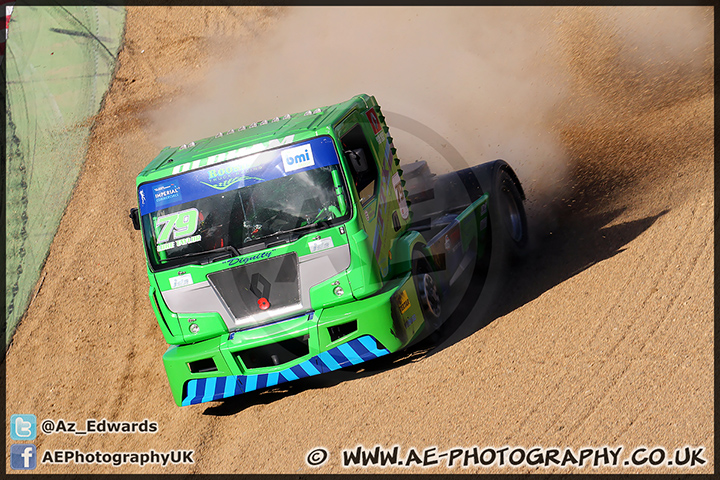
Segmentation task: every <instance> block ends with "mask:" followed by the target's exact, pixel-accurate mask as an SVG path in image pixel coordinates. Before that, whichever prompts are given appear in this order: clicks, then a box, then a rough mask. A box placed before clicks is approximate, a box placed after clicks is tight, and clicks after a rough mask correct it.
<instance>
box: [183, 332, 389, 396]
mask: <svg viewBox="0 0 720 480" xmlns="http://www.w3.org/2000/svg"><path fill="white" fill-rule="evenodd" d="M388 353H390V352H389V351H388V350H387V349H386V348H382V347H381V346H380V345H379V343H377V341H376V340H375V338H373V337H372V336H370V335H363V336H362V337H360V338H356V339H354V340H350V341H349V342H347V343H343V344H341V345H338V346H337V347H333V348H331V349H330V350H328V351H326V352H322V353H320V354H318V355H315V356H313V357H311V358H310V359H308V360H305V361H304V362H302V363H300V364H298V365H293V366H292V367H289V368H286V369H285V370H282V371H280V372H274V373H262V374H256V375H230V376H225V377H208V378H198V379H192V380H189V381H188V382H187V394H186V396H185V398H183V400H182V406H187V405H196V404H198V403H204V402H209V401H213V400H220V399H222V398H228V397H232V396H235V395H240V394H241V393H246V392H250V391H253V390H259V389H262V388H265V387H271V386H274V385H278V384H280V383H284V382H289V381H293V380H298V379H300V378H305V377H309V376H313V375H318V374H320V373H326V372H331V371H333V370H339V369H341V368H343V367H347V366H349V365H356V364H358V363H361V362H365V361H367V360H372V359H374V358H377V357H380V356H383V355H387V354H388Z"/></svg>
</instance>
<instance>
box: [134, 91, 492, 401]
mask: <svg viewBox="0 0 720 480" xmlns="http://www.w3.org/2000/svg"><path fill="white" fill-rule="evenodd" d="M405 185H406V182H405V180H404V179H403V171H402V169H401V168H400V167H399V160H398V158H397V156H396V150H395V148H394V146H393V143H392V138H391V136H390V134H389V129H388V126H387V125H386V123H385V118H384V116H383V115H382V113H381V110H380V107H379V106H378V104H377V102H376V100H375V98H374V97H372V96H368V95H358V96H355V97H353V98H352V99H350V100H348V101H346V102H343V103H339V104H336V105H331V106H327V107H321V108H316V109H314V110H308V111H306V112H300V113H296V114H292V115H290V114H288V115H285V116H283V117H275V118H273V119H268V120H263V121H260V122H257V123H253V124H250V125H245V126H241V127H239V128H237V129H233V130H230V131H228V132H226V133H221V134H218V135H216V136H214V137H209V138H205V139H202V140H198V141H194V142H190V143H188V144H184V145H182V146H179V147H176V148H165V149H163V150H162V151H161V152H160V154H159V155H158V156H157V157H156V158H155V159H154V160H153V161H152V162H150V164H149V165H148V166H147V167H146V168H145V169H144V170H143V171H142V172H141V173H140V174H139V175H138V177H137V185H136V186H137V194H138V207H137V209H133V210H132V211H131V217H132V218H133V221H134V223H135V225H136V228H138V229H139V230H140V232H141V234H142V240H143V246H144V250H145V256H146V260H147V273H148V279H149V283H150V289H149V298H150V303H151V305H152V308H153V310H154V312H155V315H156V317H157V320H158V324H159V326H160V329H161V331H162V333H163V335H164V337H165V340H166V341H167V343H168V344H169V345H170V346H169V348H168V350H167V352H166V353H165V354H164V356H163V362H164V365H165V369H166V372H167V376H168V380H169V383H170V388H171V391H172V394H173V398H174V400H175V402H176V403H177V404H178V405H191V404H197V403H202V402H207V401H211V400H219V399H222V398H226V397H230V396H233V395H238V394H241V393H244V392H248V391H252V390H256V389H260V388H265V387H270V386H273V385H276V384H279V383H282V382H287V381H292V380H295V379H298V378H302V377H306V376H310V375H316V374H319V373H324V372H328V371H332V370H336V369H339V368H343V367H345V366H349V365H354V364H357V363H360V362H363V361H367V360H371V359H374V358H377V357H379V356H382V355H386V354H388V353H390V352H395V351H397V350H400V349H402V348H405V347H406V346H408V345H409V344H411V343H412V342H413V341H415V340H417V339H418V338H419V337H420V336H421V335H422V334H423V333H427V328H428V326H430V325H433V324H434V323H436V321H437V319H438V318H439V316H440V296H441V291H442V285H445V284H446V283H447V282H446V279H445V280H442V279H438V275H437V271H438V270H447V269H449V268H454V267H453V265H452V262H456V263H457V262H460V261H461V260H459V259H460V258H461V257H462V256H463V255H464V253H465V252H467V251H468V250H469V249H471V250H472V253H473V254H474V255H475V254H477V253H478V251H481V250H482V248H483V245H484V235H485V233H484V230H483V228H485V227H483V228H480V225H481V224H483V223H484V224H485V225H487V217H488V213H487V200H488V195H487V194H482V192H480V191H479V192H478V194H477V195H475V196H474V197H475V198H472V199H470V202H469V203H468V205H466V206H465V207H464V208H463V209H462V210H463V212H462V213H460V215H456V216H454V217H453V218H452V219H450V220H448V221H447V222H445V223H444V224H443V225H440V226H437V225H436V226H435V227H434V230H433V225H431V224H432V221H430V222H426V223H429V224H430V226H429V227H428V228H429V230H428V231H432V238H429V237H428V235H427V233H426V234H425V235H424V234H423V233H422V231H421V230H422V229H417V228H414V227H413V223H412V222H413V213H412V211H411V204H410V202H409V201H408V199H407V196H408V192H407V190H406V189H405ZM463 215H464V217H463ZM463 218H467V219H469V220H465V221H463ZM453 222H454V223H453ZM463 225H464V226H463ZM468 225H470V226H468ZM426 230H427V228H426ZM468 232H470V233H468ZM469 236H471V237H472V238H473V242H474V243H473V245H469V240H468V238H469ZM428 239H429V240H428ZM458 248H459V251H460V253H459V254H458V255H454V254H453V253H452V252H454V251H456V250H458ZM453 249H454V250H453ZM455 257H457V258H455ZM438 285H440V286H438Z"/></svg>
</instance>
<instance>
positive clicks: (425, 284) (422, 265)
mask: <svg viewBox="0 0 720 480" xmlns="http://www.w3.org/2000/svg"><path fill="white" fill-rule="evenodd" d="M431 272H432V269H431V267H430V262H429V261H428V260H427V258H425V255H423V253H422V252H421V251H420V250H419V249H415V250H413V254H412V276H413V281H414V282H415V290H416V291H417V296H418V301H419V302H420V308H421V309H422V312H423V317H424V318H425V325H426V328H427V329H428V333H432V332H435V331H438V330H439V329H440V327H441V326H442V319H441V315H442V300H441V298H440V292H439V290H438V288H437V285H436V284H435V280H434V279H433V277H432V274H431Z"/></svg>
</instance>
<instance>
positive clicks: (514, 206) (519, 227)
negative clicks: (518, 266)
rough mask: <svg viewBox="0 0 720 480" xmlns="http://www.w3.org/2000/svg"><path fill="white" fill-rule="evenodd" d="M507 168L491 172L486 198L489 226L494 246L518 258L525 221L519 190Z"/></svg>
mask: <svg viewBox="0 0 720 480" xmlns="http://www.w3.org/2000/svg"><path fill="white" fill-rule="evenodd" d="M507 168H509V167H507ZM507 168H498V169H496V170H495V171H494V172H493V182H492V186H491V188H490V200H489V202H490V225H491V227H492V232H493V244H494V248H496V249H500V250H501V251H503V252H504V254H505V255H506V256H507V257H509V258H510V259H511V260H514V259H518V258H520V257H522V256H523V254H524V253H525V251H526V248H527V244H528V223H527V215H526V214H525V207H524V206H523V196H522V193H521V190H520V188H519V187H518V184H517V183H516V182H517V180H516V178H514V175H511V174H510V172H509V171H508V169H507Z"/></svg>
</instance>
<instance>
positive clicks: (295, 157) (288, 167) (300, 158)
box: [282, 143, 315, 173]
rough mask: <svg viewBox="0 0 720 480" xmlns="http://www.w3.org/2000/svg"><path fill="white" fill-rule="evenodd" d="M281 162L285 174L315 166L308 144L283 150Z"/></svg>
mask: <svg viewBox="0 0 720 480" xmlns="http://www.w3.org/2000/svg"><path fill="white" fill-rule="evenodd" d="M282 161H283V168H284V169H285V173H287V172H294V171H295V170H300V169H301V168H305V167H311V166H313V165H315V158H314V157H313V153H312V148H310V144H309V143H306V144H305V145H300V146H299V147H293V148H288V149H285V150H283V151H282Z"/></svg>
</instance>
